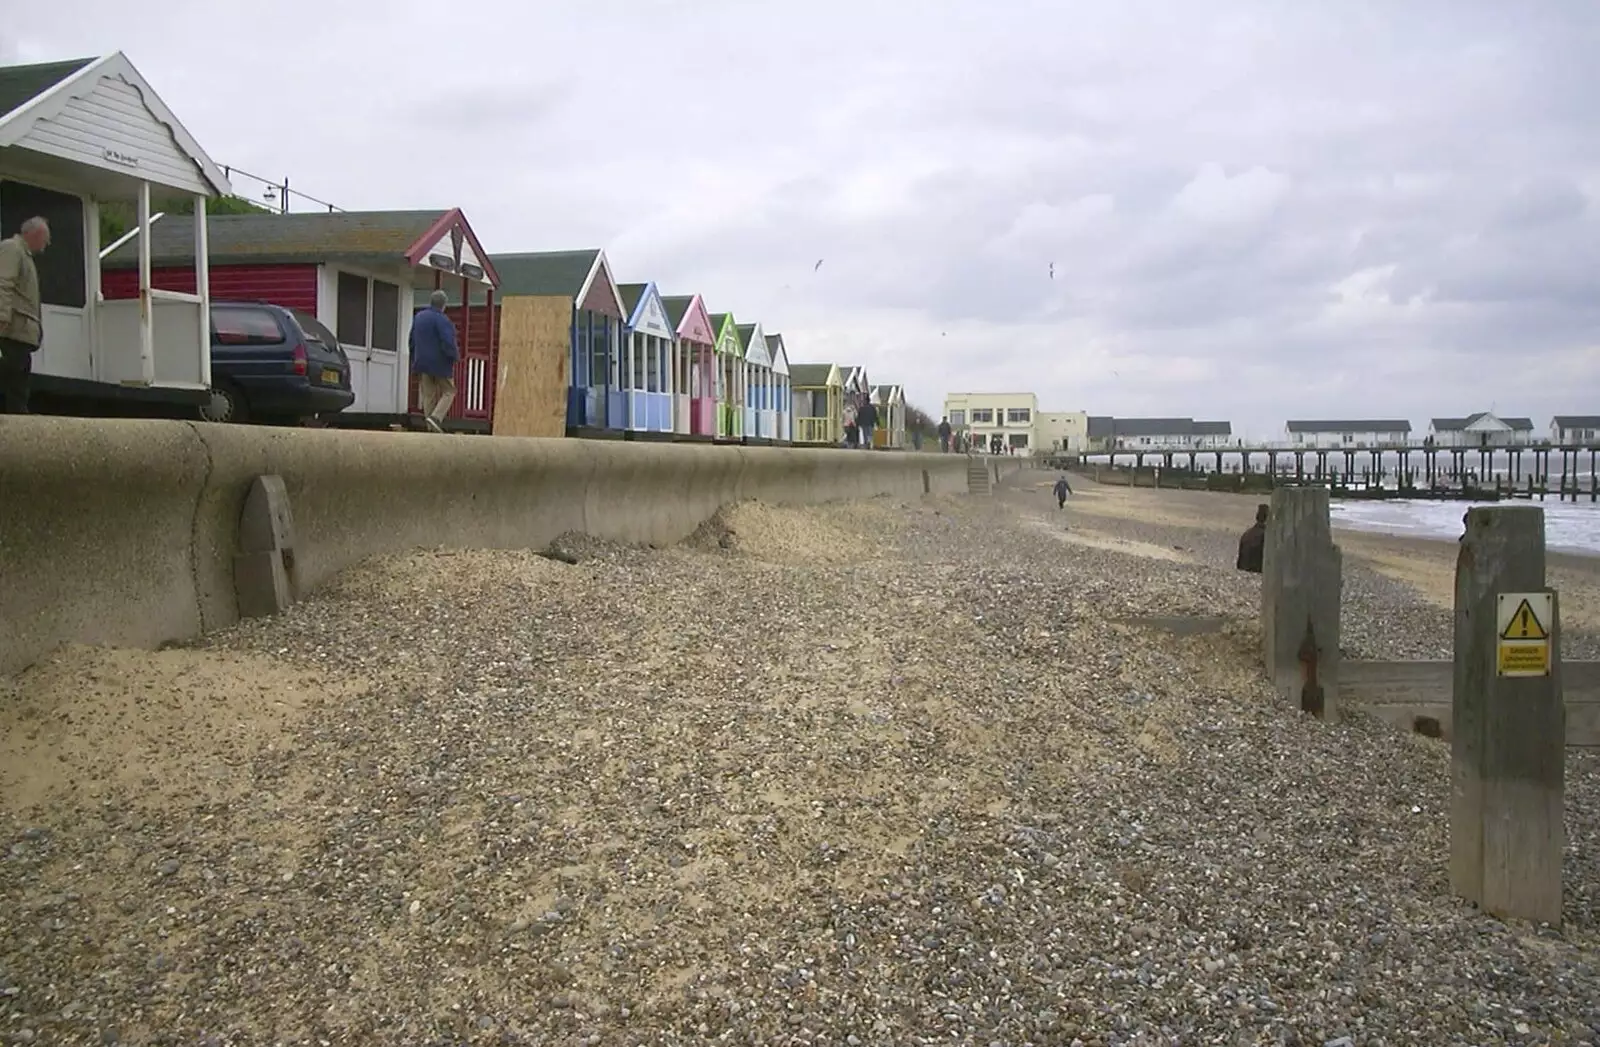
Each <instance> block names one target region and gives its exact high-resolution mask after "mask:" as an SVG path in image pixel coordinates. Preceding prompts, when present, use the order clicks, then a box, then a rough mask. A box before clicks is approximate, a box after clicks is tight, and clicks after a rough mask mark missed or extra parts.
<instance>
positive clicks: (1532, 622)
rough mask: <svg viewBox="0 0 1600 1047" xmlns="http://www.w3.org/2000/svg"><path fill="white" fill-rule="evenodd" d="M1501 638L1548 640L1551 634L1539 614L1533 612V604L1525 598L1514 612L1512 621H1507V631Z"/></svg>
mask: <svg viewBox="0 0 1600 1047" xmlns="http://www.w3.org/2000/svg"><path fill="white" fill-rule="evenodd" d="M1500 639H1502V640H1548V639H1550V634H1549V633H1548V632H1546V631H1545V627H1544V623H1543V622H1541V621H1539V616H1538V615H1536V614H1534V613H1533V606H1532V605H1531V604H1529V603H1528V601H1527V600H1526V599H1524V600H1523V601H1522V602H1521V603H1520V604H1518V605H1517V609H1516V610H1515V611H1514V612H1512V615H1511V621H1509V622H1507V623H1506V631H1505V632H1503V633H1501V634H1500Z"/></svg>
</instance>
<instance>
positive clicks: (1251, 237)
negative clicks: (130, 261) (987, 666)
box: [0, 0, 1600, 435]
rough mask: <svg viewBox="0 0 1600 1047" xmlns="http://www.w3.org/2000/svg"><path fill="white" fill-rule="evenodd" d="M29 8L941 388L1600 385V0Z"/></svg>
mask: <svg viewBox="0 0 1600 1047" xmlns="http://www.w3.org/2000/svg"><path fill="white" fill-rule="evenodd" d="M27 15H28V17H27V18H26V19H24V20H23V22H22V26H23V29H22V32H23V33H24V34H25V35H23V36H22V37H20V38H18V37H16V36H14V35H13V34H14V33H15V31H16V30H15V26H16V25H17V22H16V20H14V19H8V20H7V24H6V25H5V26H4V27H3V28H0V59H7V60H12V61H16V60H23V61H42V60H49V59H55V58H64V57H73V56H79V55H88V54H98V53H104V52H109V51H113V50H118V49H120V50H123V51H125V52H126V53H127V54H128V56H129V57H130V58H131V59H132V60H133V62H134V64H135V65H136V66H138V67H139V69H140V71H141V72H143V73H144V75H145V76H146V77H147V78H148V79H149V80H150V81H151V83H152V84H153V85H154V86H155V88H156V90H157V91H158V92H159V93H160V94H161V96H162V97H163V98H164V99H165V101H166V102H167V104H168V105H169V106H170V107H171V108H172V109H173V111H174V112H175V113H177V115H178V117H179V119H181V120H182V121H183V122H184V123H185V124H186V125H187V126H188V128H189V130H190V131H191V132H192V133H193V134H194V136H195V137H196V138H197V139H198V140H199V142H200V143H201V145H202V146H203V147H204V148H205V149H206V150H207V151H208V152H209V153H210V154H211V156H212V158H213V159H214V160H216V161H217V162H218V163H221V164H230V165H234V166H236V167H240V168H243V169H245V170H248V171H252V172H256V173H258V174H263V175H268V176H274V177H281V176H284V175H287V176H288V177H289V178H290V180H291V182H292V183H293V184H295V185H297V186H300V187H302V188H304V189H305V190H306V191H308V192H310V193H313V194H315V195H317V196H319V197H322V198H323V199H325V200H328V201H331V202H333V203H335V204H337V205H339V206H341V207H343V208H346V209H352V210H354V209H382V208H422V207H439V208H445V207H451V206H460V207H462V208H464V209H465V211H466V214H467V217H468V219H469V221H471V222H472V224H473V227H474V229H475V230H476V231H477V233H478V235H479V237H480V238H481V239H482V240H483V241H484V243H485V246H487V247H488V248H489V250H490V251H491V252H493V251H496V250H507V251H509V250H555V249H563V248H576V247H589V246H602V247H604V248H605V249H606V250H607V253H608V255H609V256H610V258H611V259H612V262H613V265H614V266H615V268H616V272H617V276H618V279H619V280H622V281H643V280H650V279H653V280H656V281H657V282H658V283H659V284H660V285H661V286H662V288H663V289H664V290H665V291H667V292H669V293H673V294H684V293H689V292H699V293H701V294H703V295H705V297H706V300H707V302H708V304H709V305H710V306H711V307H712V309H714V310H718V311H721V310H732V311H733V312H734V313H735V314H736V315H737V316H738V317H739V318H740V319H741V320H744V321H749V320H760V321H761V322H762V323H763V324H765V325H766V327H767V329H768V330H769V331H772V330H778V331H782V332H783V333H784V336H785V340H786V342H787V343H788V345H789V347H790V354H791V357H792V358H793V360H794V361H795V362H808V361H822V360H834V361H840V362H852V363H864V364H866V365H867V367H868V370H869V374H870V376H871V377H872V378H873V379H874V380H878V381H898V382H901V383H903V384H904V385H905V386H906V387H907V391H908V394H909V396H910V397H911V399H912V400H913V402H915V403H919V404H922V405H925V406H926V407H928V408H929V409H930V410H933V411H937V410H938V409H939V405H940V402H941V401H942V399H943V396H944V394H945V393H946V392H947V391H951V390H963V391H985V390H988V391H1000V390H1032V391H1034V392H1036V393H1038V395H1039V398H1040V403H1041V407H1043V408H1044V409H1047V410H1073V409H1083V410H1088V411H1090V412H1093V413H1097V414H1115V415H1125V416H1133V415H1192V416H1196V417H1205V418H1226V419H1230V420H1232V421H1233V422H1234V425H1235V431H1236V432H1242V433H1247V434H1251V435H1268V434H1271V433H1273V432H1275V431H1278V430H1280V429H1281V426H1282V423H1283V420H1284V419H1285V418H1287V417H1302V418H1304V417H1390V416H1397V417H1408V418H1410V419H1411V420H1412V421H1413V423H1414V424H1418V425H1423V426H1425V425H1426V420H1427V418H1428V417H1429V416H1432V415H1459V414H1466V413H1470V412H1472V411H1477V410H1489V409H1493V410H1495V411H1497V412H1498V413H1501V414H1528V415H1532V416H1534V418H1535V422H1536V423H1537V424H1539V425H1540V426H1543V425H1544V424H1545V423H1546V421H1547V420H1548V417H1549V415H1551V414H1552V413H1557V412H1559V413H1595V414H1600V134H1597V130H1600V127H1597V124H1600V117H1597V115H1596V114H1597V107H1600V101H1597V100H1600V4H1596V3H1594V2H1593V0H1570V2H1569V0H1524V2H1515V3H1513V2H1507V0H1406V2H1404V3H1401V2H1396V0H1381V2H1364V0H1322V2H1314V0H1303V2H1302V0H1296V2H1288V0H1266V2H1259V3H1258V2H1251V0H1208V2H1201V0H1171V2H1163V0H1105V2H1086V0H1072V2H1068V0H1054V2H1040V3H1029V2H1025V0H918V2H915V3H913V2H911V0H893V2H890V0H806V2H804V3H794V2H783V0H583V2H581V3H560V4H555V3H550V2H548V0H533V2H531V3H521V4H515V3H496V2H493V0H490V2H486V3H480V4H453V5H439V4H437V3H423V2H420V0H389V2H385V3H382V4H377V3H367V2H360V0H338V2H336V3H332V2H328V0H318V2H315V3H313V2H309V0H274V2H273V3H271V4H236V5H235V4H218V3H214V2H209V3H200V2H197V0H147V2H145V3H141V4H127V3H123V2H120V0H117V2H112V0H69V2H66V3H55V4H36V5H29V6H28V11H27ZM452 33H457V34H459V35H454V36H453V35H452ZM235 184H236V188H237V189H238V190H239V191H241V193H248V194H251V195H254V194H257V193H259V186H257V185H255V184H254V183H252V182H250V181H249V180H247V179H242V178H241V179H237V180H236V183H235ZM819 259H820V260H822V266H821V268H820V269H816V268H815V266H816V263H817V261H818V260H819ZM1052 266H1053V267H1054V277H1053V278H1052V276H1051V267H1052Z"/></svg>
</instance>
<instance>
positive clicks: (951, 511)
mask: <svg viewBox="0 0 1600 1047" xmlns="http://www.w3.org/2000/svg"><path fill="white" fill-rule="evenodd" d="M1045 479H1046V478H1045V474H1034V473H1024V474H1022V475H1021V476H1019V477H1016V478H1013V479H1008V481H1007V483H1006V484H1004V485H1003V486H1002V488H1001V490H1000V493H999V496H998V497H996V498H993V499H990V498H968V497H953V498H931V499H920V500H915V501H905V502H902V501H897V500H888V499H880V500H873V501H869V502H854V503H844V504H836V505H829V506H822V507H816V508H809V509H799V508H778V507H772V506H763V505H757V504H750V505H743V506H738V507H733V508H730V509H728V510H726V511H725V512H723V513H721V514H719V516H718V517H717V518H715V519H714V520H712V521H709V522H708V523H707V524H706V525H705V526H703V527H702V528H701V529H700V530H699V531H698V532H697V533H696V534H695V535H694V536H692V537H691V538H690V539H689V540H687V541H685V542H683V543H681V544H679V545H677V546H674V547H671V548H665V549H644V548H634V547H626V546H619V545H612V544H609V543H601V542H594V541H591V540H588V539H584V538H582V537H581V536H580V537H570V538H567V539H563V540H562V541H561V542H560V543H558V544H560V546H561V551H562V552H563V554H564V555H565V556H566V558H567V559H570V560H572V561H575V562H572V563H567V562H558V561H556V560H552V559H549V558H544V557H541V556H539V555H537V554H535V553H531V552H507V551H496V552H490V551H479V552H465V551H449V550H418V551H416V552H414V553H410V554H407V555H403V556H392V557H383V558H379V559H374V560H372V561H369V562H367V563H365V564H362V565H360V566H358V567H356V568H354V569H352V570H350V571H348V572H346V573H345V574H344V575H343V576H341V577H340V578H339V579H338V580H337V581H336V582H335V583H333V584H331V585H329V586H328V587H326V588H325V589H323V590H322V591H320V592H318V593H316V594H314V595H312V596H311V597H310V598H309V599H307V600H306V601H304V602H302V603H300V604H298V605H296V606H295V607H293V608H291V609H290V610H289V611H288V612H286V613H285V614H282V615H279V616H277V617H274V618H271V619H264V620H256V621H250V622H246V623H243V624H241V625H239V626H238V627H236V628H233V629H228V630H225V631H222V632H219V633H217V634H215V635H213V636H209V637H207V638H205V639H204V640H202V641H199V642H196V643H193V644H189V645H185V646H183V647H178V648H174V649H171V650H166V651H158V652H148V651H106V650H98V649H93V648H71V649H67V650H63V651H60V652H58V654H57V655H56V656H54V657H53V658H51V659H48V660H47V661H45V662H43V663H41V664H39V665H37V666H35V667H33V668H32V669H30V670H28V671H27V672H25V673H23V674H21V675H20V676H17V677H14V678H11V679H8V680H0V912H3V913H5V914H6V917H5V919H3V920H0V999H4V1000H5V1003H6V1006H5V1008H4V1010H3V1013H0V1040H4V1041H5V1042H14V1043H59V1044H108V1043H116V1044H156V1043H161V1044H176V1043H203V1044H214V1045H218V1047H222V1045H240V1047H244V1045H255V1044H263V1043H285V1044H291V1043H292V1044H317V1043H326V1044H340V1045H364V1044H382V1045H387V1044H413V1043H414V1044H445V1043H449V1044H473V1045H530V1047H531V1045H547V1044H548V1045H560V1047H569V1045H580V1044H581V1045H584V1047H635V1045H638V1044H651V1045H657V1044H660V1045H680V1044H681V1045H688V1044H706V1043H737V1044H767V1045H774V1047H776V1045H780V1044H781V1045H800V1044H805V1045H815V1047H822V1045H844V1047H851V1045H855V1047H859V1045H863V1044H869V1045H878V1044H916V1043H963V1044H979V1045H983V1044H1003V1045H1007V1047H1012V1045H1015V1047H1025V1045H1032V1044H1037V1045H1056V1044H1059V1045H1063V1047H1066V1045H1075V1044H1077V1045H1083V1047H1156V1045H1159V1044H1173V1043H1185V1044H1187V1043H1226V1044H1302V1045H1303V1044H1326V1043H1329V1042H1336V1043H1350V1044H1360V1045H1363V1047H1378V1045H1384V1047H1390V1045H1393V1047H1399V1045H1406V1044H1416V1045H1427V1047H1434V1045H1439V1044H1451V1043H1478V1044H1489V1043H1495V1044H1502V1043H1504V1044H1512V1043H1514V1044H1530V1045H1531V1044H1542V1043H1573V1044H1579V1043H1591V1044H1592V1043H1596V1042H1600V1013H1597V1012H1596V1010H1595V1001H1596V1000H1600V760H1597V759H1596V758H1595V757H1594V755H1593V754H1587V753H1581V752H1577V751H1574V752H1573V754H1572V755H1571V756H1570V757H1569V759H1568V769H1567V794H1566V805H1567V806H1566V809H1567V819H1568V852H1567V860H1566V867H1565V877H1566V890H1567V899H1566V905H1565V917H1566V922H1565V925H1564V927H1563V928H1562V929H1561V930H1560V931H1552V930H1549V929H1539V928H1534V927H1529V926H1525V925H1520V924H1516V923H1502V922H1500V921H1496V920H1493V919H1489V918H1487V917H1485V916H1483V915H1481V914H1479V913H1477V912H1476V911H1474V910H1473V909H1472V908H1471V907H1470V906H1467V905H1465V904H1463V903H1461V902H1460V901H1458V900H1457V899H1455V898H1454V897H1452V895H1451V894H1450V890H1449V884H1448V879H1447V876H1446V855H1447V853H1448V832H1447V824H1446V821H1447V819H1446V815H1445V812H1446V811H1447V810H1448V805H1449V789H1450V777H1449V748H1448V746H1446V745H1445V744H1444V743H1442V742H1439V741H1436V740H1432V739H1428V738H1423V737H1421V736H1418V735H1414V734H1410V733H1406V732H1401V731H1398V730H1395V729H1393V728H1391V727H1389V726H1387V725H1385V724H1382V723H1380V722H1378V721H1376V720H1374V719H1372V718H1371V717H1366V716H1363V715H1360V714H1353V715H1351V716H1349V717H1348V718H1347V719H1346V720H1345V721H1344V722H1342V723H1340V724H1338V725H1336V726H1330V725H1327V724H1324V723H1321V722H1319V721H1316V720H1313V719H1311V718H1309V717H1306V716H1304V715H1302V714H1301V713H1299V712H1298V711H1297V710H1294V709H1290V708H1287V707H1285V706H1284V705H1283V704H1281V703H1280V702H1279V701H1278V700H1277V699H1276V698H1275V697H1274V695H1273V694H1272V693H1271V691H1270V689H1269V688H1268V687H1267V686H1266V684H1265V682H1264V680H1263V676H1262V673H1261V670H1260V667H1259V655H1258V652H1259V627H1258V624H1257V621H1256V617H1257V613H1258V606H1259V594H1260V589H1259V580H1258V579H1257V578H1256V577H1255V576H1253V575H1248V574H1244V573H1242V572H1239V571H1236V570H1234V569H1233V547H1234V542H1235V536H1236V533H1237V531H1238V529H1240V528H1241V527H1242V526H1243V525H1244V523H1245V522H1246V521H1247V520H1248V519H1249V517H1250V515H1251V512H1252V506H1253V503H1251V502H1249V501H1247V500H1240V499H1228V498H1225V497H1220V496H1219V497H1216V498H1209V497H1206V496H1203V495H1198V496H1197V495H1193V494H1176V493H1174V494H1169V493H1168V492H1159V493H1158V492H1153V491H1150V492H1146V491H1137V492H1131V491H1127V490H1125V489H1117V488H1106V489H1096V488H1094V487H1092V486H1091V485H1087V484H1085V485H1083V486H1084V490H1083V491H1082V493H1081V494H1079V495H1078V496H1077V498H1076V499H1075V501H1074V502H1073V503H1072V505H1071V507H1070V508H1069V509H1068V510H1066V511H1065V512H1061V511H1058V510H1057V508H1056V505H1055V502H1054V500H1053V499H1051V498H1050V497H1049V494H1048V491H1047V490H1046V489H1045V488H1043V487H1041V486H1039V485H1040V483H1043V482H1044V481H1045ZM1340 537H1341V540H1342V541H1343V540H1345V539H1346V538H1347V537H1348V536H1345V535H1341V536H1340ZM1357 546H1359V548H1360V549H1361V550H1362V551H1363V552H1361V553H1357V552H1356V548H1355V547H1357ZM1435 547H1436V548H1435ZM1347 549H1348V550H1349V551H1350V558H1349V559H1350V562H1349V564H1348V565H1347V571H1346V581H1345V592H1344V599H1345V616H1346V618H1347V619H1348V620H1349V621H1350V622H1351V625H1350V626H1349V627H1348V628H1347V629H1346V634H1347V635H1346V637H1345V646H1346V647H1347V649H1348V650H1349V651H1350V652H1351V653H1352V654H1353V655H1356V656H1364V657H1379V658H1407V657H1419V658H1437V657H1445V656H1448V652H1449V645H1450V635H1451V634H1450V628H1451V625H1450V622H1451V619H1450V612H1449V610H1448V608H1447V607H1441V606H1439V605H1438V604H1437V602H1436V600H1437V597H1438V593H1439V587H1438V585H1437V584H1435V582H1436V581H1437V577H1438V576H1441V575H1442V574H1447V571H1448V564H1449V557H1450V549H1449V545H1448V543H1432V544H1431V545H1427V546H1426V547H1416V548H1414V549H1413V548H1411V547H1410V546H1407V545H1400V544H1393V543H1386V542H1385V541H1384V540H1383V539H1381V538H1378V537H1368V536H1362V537H1360V538H1359V539H1356V540H1355V541H1353V542H1349V543H1347ZM1413 554H1414V556H1415V559H1416V560H1417V561H1418V563H1419V564H1420V565H1421V566H1418V567H1417V568H1416V570H1415V572H1414V573H1407V572H1406V571H1402V570H1400V568H1399V566H1397V565H1400V564H1404V563H1405V562H1406V559H1407V557H1408V556H1412V555H1413ZM1365 557H1371V558H1370V559H1368V558H1365ZM1590 606H1591V607H1592V604H1591V605H1590ZM1174 618H1177V619H1180V620H1183V621H1187V622H1189V623H1191V624H1192V625H1193V626H1194V628H1192V629H1188V630H1184V629H1176V630H1175V629H1174V628H1173V627H1172V626H1171V624H1170V623H1171V622H1172V621H1173V620H1174ZM1589 642H1590V640H1589V639H1587V638H1586V636H1585V634H1583V633H1582V632H1581V631H1574V632H1573V633H1570V634H1569V635H1568V649H1569V650H1575V649H1579V648H1582V647H1583V646H1584V645H1585V644H1588V643H1589ZM1584 656H1586V657H1594V654H1593V653H1589V654H1587V655H1584Z"/></svg>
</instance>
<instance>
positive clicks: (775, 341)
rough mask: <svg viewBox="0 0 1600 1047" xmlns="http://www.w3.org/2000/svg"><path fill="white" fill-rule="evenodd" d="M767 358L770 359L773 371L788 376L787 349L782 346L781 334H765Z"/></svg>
mask: <svg viewBox="0 0 1600 1047" xmlns="http://www.w3.org/2000/svg"><path fill="white" fill-rule="evenodd" d="M767 358H768V359H769V360H771V361H772V370H773V373H775V374H781V375H783V376H784V377H786V378H787V377H790V375H789V350H787V349H785V348H784V347H783V335H781V334H769V335H767ZM791 384H792V383H791Z"/></svg>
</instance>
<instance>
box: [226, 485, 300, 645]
mask: <svg viewBox="0 0 1600 1047" xmlns="http://www.w3.org/2000/svg"><path fill="white" fill-rule="evenodd" d="M233 584H234V593H235V595H236V596H237V598H238V603H239V614H240V616H241V617H244V618H261V617H265V616H267V615H271V614H277V613H278V612H279V611H281V610H283V609H284V608H286V607H288V606H289V605H290V604H292V603H294V600H295V596H296V586H295V580H294V515H293V514H292V513H291V512H290V510H289V492H288V489H287V488H286V487H285V486H284V483H283V477H281V476H258V477H256V479H255V482H254V483H252V484H251V485H250V493H249V494H248V495H246V496H245V500H244V511H243V512H242V513H241V514H240V516H239V551H238V553H236V554H235V555H234V558H233Z"/></svg>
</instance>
